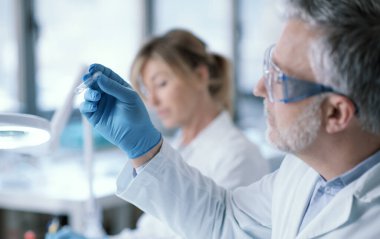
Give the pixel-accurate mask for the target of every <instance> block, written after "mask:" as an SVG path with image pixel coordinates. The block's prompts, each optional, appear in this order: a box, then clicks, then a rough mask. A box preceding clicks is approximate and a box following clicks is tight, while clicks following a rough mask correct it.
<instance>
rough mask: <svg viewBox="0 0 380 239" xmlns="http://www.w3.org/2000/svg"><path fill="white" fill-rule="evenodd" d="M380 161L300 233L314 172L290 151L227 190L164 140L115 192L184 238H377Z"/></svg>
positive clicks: (125, 174)
mask: <svg viewBox="0 0 380 239" xmlns="http://www.w3.org/2000/svg"><path fill="white" fill-rule="evenodd" d="M379 175H380V164H377V165H376V166H374V167H373V168H371V169H370V170H368V171H367V172H366V173H365V174H364V175H362V176H361V177H360V178H359V179H357V180H355V181H353V182H352V183H351V184H349V185H347V186H346V187H345V188H343V189H342V190H341V191H340V192H339V193H338V194H337V195H336V196H335V197H334V198H333V199H332V200H331V201H330V203H329V204H328V205H326V207H325V208H323V209H322V210H321V212H320V213H319V214H318V215H317V216H316V217H315V218H314V219H312V220H311V221H310V222H309V224H308V225H306V226H305V228H304V229H303V230H302V231H301V232H299V233H298V234H297V231H298V227H299V225H300V222H301V218H302V216H303V213H304V209H305V206H306V204H307V202H308V200H309V197H310V196H311V195H310V194H311V192H312V189H313V186H314V184H315V182H316V179H317V177H318V174H317V173H316V172H315V171H314V170H313V169H312V168H310V167H309V166H307V165H306V164H305V163H303V161H301V160H300V159H298V158H296V157H294V156H287V157H286V158H285V159H284V161H283V163H282V165H281V167H280V169H279V170H277V171H276V172H274V173H272V174H269V175H266V176H265V177H264V178H263V179H261V180H260V181H259V182H257V183H253V184H251V185H249V186H247V187H242V188H238V189H235V190H234V191H233V192H229V191H227V190H225V189H223V188H221V187H218V186H217V185H215V184H214V183H213V182H212V181H210V180H208V179H207V178H205V177H202V176H201V174H200V173H199V172H197V171H196V170H195V169H193V168H190V167H188V166H187V165H186V164H185V163H184V162H183V160H181V159H180V155H179V154H178V153H177V152H176V151H175V150H173V149H172V148H171V147H170V146H169V145H168V144H167V143H165V142H164V144H163V145H162V147H161V150H160V152H159V153H158V154H157V155H156V156H155V157H154V158H153V159H152V160H151V161H150V162H149V164H147V165H146V167H145V168H144V170H143V171H142V172H141V173H140V174H139V175H137V177H135V178H133V176H132V172H131V171H130V170H129V169H128V167H126V168H125V170H124V171H123V172H121V174H120V175H119V178H118V182H117V186H118V191H117V195H118V196H120V197H121V198H123V199H125V200H127V201H129V202H131V203H133V204H135V205H136V206H138V207H139V208H141V209H142V210H144V211H146V212H148V213H150V214H153V215H155V216H156V217H158V218H161V220H162V221H165V222H166V223H167V224H169V225H171V227H172V228H173V230H175V231H177V232H178V233H179V234H180V235H182V236H183V237H185V238H196V239H199V238H201V239H203V238H205V239H222V238H227V239H234V238H235V239H245V238H286V239H289V238H329V239H330V238H331V239H337V238H350V239H351V238H360V239H362V238H379V235H380V224H379V222H380V176H379Z"/></svg>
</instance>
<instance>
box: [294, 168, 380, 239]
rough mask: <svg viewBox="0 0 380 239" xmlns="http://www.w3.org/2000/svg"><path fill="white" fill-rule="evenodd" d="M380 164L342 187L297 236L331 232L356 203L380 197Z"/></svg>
mask: <svg viewBox="0 0 380 239" xmlns="http://www.w3.org/2000/svg"><path fill="white" fill-rule="evenodd" d="M379 174H380V164H377V165H376V166H375V167H373V168H372V169H370V170H369V171H368V172H367V173H366V174H364V175H363V176H362V177H361V178H359V179H358V180H357V181H355V182H353V183H352V184H350V185H348V186H346V187H345V188H343V189H342V190H341V191H340V192H339V193H338V194H337V195H336V196H335V197H334V198H333V199H332V200H331V202H330V203H329V204H327V205H326V207H325V208H323V209H322V211H321V212H320V213H319V214H318V215H317V216H316V217H315V218H314V219H313V220H312V221H311V222H310V223H309V224H308V225H307V226H306V227H305V228H304V230H302V231H301V232H300V233H299V235H298V237H297V238H314V237H318V236H321V235H323V234H325V233H328V232H331V231H333V230H335V229H336V228H338V227H340V226H341V225H343V224H344V223H346V222H347V221H348V220H349V219H350V216H351V213H352V208H353V202H354V198H355V201H356V204H360V203H371V202H372V201H373V200H376V199H378V198H380V187H379V186H378V185H380V177H379V176H378V175H379Z"/></svg>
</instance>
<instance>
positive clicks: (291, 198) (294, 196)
mask: <svg viewBox="0 0 380 239" xmlns="http://www.w3.org/2000/svg"><path fill="white" fill-rule="evenodd" d="M293 160H298V159H293ZM301 166H302V165H301ZM285 167H286V166H285ZM302 167H305V166H302ZM292 170H295V169H294V167H293V168H289V170H288V168H285V170H282V172H284V173H285V172H286V174H288V173H289V171H291V173H292ZM294 177H296V178H297V180H296V181H295V180H294ZM317 177H318V174H317V173H316V172H315V171H314V170H312V169H311V168H309V169H307V170H306V171H304V173H303V175H300V177H297V175H292V176H290V177H289V176H288V175H286V176H285V177H284V178H283V179H284V180H286V179H287V178H288V179H289V180H290V181H289V182H285V184H286V183H290V184H292V185H294V184H296V185H294V187H292V188H293V190H289V189H290V188H289V187H280V188H281V189H280V190H279V191H277V193H275V198H274V199H273V200H274V201H276V202H278V204H277V203H276V206H275V208H274V209H273V213H274V215H275V216H274V222H273V227H274V228H276V229H275V230H274V231H273V232H272V238H296V236H297V233H298V228H299V225H300V222H301V219H302V218H303V214H304V211H305V208H306V206H307V205H308V202H309V198H310V196H311V193H312V190H313V187H314V185H315V182H316V180H317ZM280 183H281V184H282V183H284V181H283V180H281V182H280Z"/></svg>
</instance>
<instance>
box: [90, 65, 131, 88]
mask: <svg viewBox="0 0 380 239" xmlns="http://www.w3.org/2000/svg"><path fill="white" fill-rule="evenodd" d="M88 71H89V72H90V73H91V74H94V73H95V72H97V71H100V72H102V73H103V74H104V75H105V76H107V77H108V78H110V79H112V80H114V81H116V82H118V83H119V84H121V85H124V86H126V87H128V88H131V86H130V85H129V84H128V83H127V82H125V81H124V80H123V78H121V77H120V76H119V75H118V74H116V73H115V72H113V71H112V70H111V69H109V68H107V67H105V66H103V65H101V64H92V65H91V66H90V68H89V70H88Z"/></svg>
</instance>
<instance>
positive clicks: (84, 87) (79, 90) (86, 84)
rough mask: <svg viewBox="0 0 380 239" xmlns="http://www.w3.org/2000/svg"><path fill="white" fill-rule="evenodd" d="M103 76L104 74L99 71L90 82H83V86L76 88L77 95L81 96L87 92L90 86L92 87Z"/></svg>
mask: <svg viewBox="0 0 380 239" xmlns="http://www.w3.org/2000/svg"><path fill="white" fill-rule="evenodd" d="M101 74H102V73H101V72H100V71H97V72H95V74H93V75H92V76H91V77H90V78H89V79H88V80H86V81H83V82H82V84H80V85H79V86H77V87H76V88H75V94H77V95H79V94H80V93H82V92H83V91H85V90H86V89H87V88H88V87H89V86H90V85H92V84H93V83H94V82H95V81H96V79H97V78H98V76H99V75H101Z"/></svg>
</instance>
